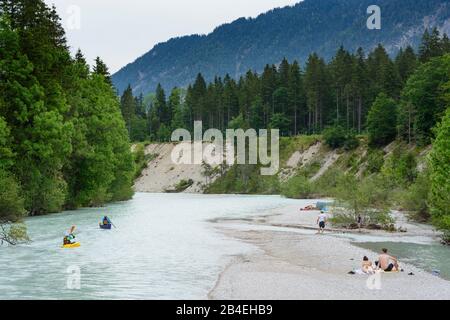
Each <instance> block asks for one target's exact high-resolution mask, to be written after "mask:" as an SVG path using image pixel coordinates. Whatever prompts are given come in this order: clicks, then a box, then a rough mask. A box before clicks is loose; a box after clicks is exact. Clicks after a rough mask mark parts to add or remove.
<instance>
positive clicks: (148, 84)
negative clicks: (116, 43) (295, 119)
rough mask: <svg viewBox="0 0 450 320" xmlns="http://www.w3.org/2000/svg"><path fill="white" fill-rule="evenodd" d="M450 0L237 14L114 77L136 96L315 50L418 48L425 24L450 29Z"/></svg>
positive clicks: (364, 1)
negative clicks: (372, 26) (375, 15)
mask: <svg viewBox="0 0 450 320" xmlns="http://www.w3.org/2000/svg"><path fill="white" fill-rule="evenodd" d="M374 4H376V5H378V6H380V8H381V18H382V28H381V30H368V29H367V26H366V21H367V18H368V14H367V12H366V11H367V8H368V6H370V5H374ZM449 17H450V3H449V2H448V1H446V0H429V1H421V0H375V1H374V0H305V1H303V2H300V3H298V4H297V5H295V6H293V7H285V8H279V9H274V10H272V11H269V12H267V13H265V14H262V15H260V16H258V17H257V18H252V19H244V18H241V19H238V20H236V21H234V22H233V23H231V24H225V25H222V26H219V27H218V28H216V29H215V30H214V31H213V32H212V33H210V34H209V35H191V36H185V37H180V38H174V39H170V40H169V41H167V42H165V43H161V44H158V45H156V46H155V47H154V48H153V49H152V50H151V51H149V52H148V53H146V54H145V55H143V56H142V57H140V58H138V59H137V60H136V61H134V62H133V63H130V64H129V65H127V66H126V67H124V68H123V69H121V70H120V71H119V72H117V73H116V74H115V75H114V76H113V82H114V85H115V86H116V87H117V89H118V90H119V92H120V93H121V92H122V91H123V90H124V89H125V88H126V87H127V86H128V84H131V87H132V88H133V89H134V91H135V92H136V93H144V94H145V93H148V92H153V91H154V90H155V88H156V86H157V84H158V83H161V84H162V86H163V87H164V88H165V89H171V88H172V87H174V86H182V87H183V86H186V85H187V84H188V83H190V82H192V81H193V80H194V79H195V76H196V75H197V74H198V73H199V72H201V73H202V74H203V75H204V76H205V78H206V80H207V81H208V80H212V79H213V77H214V76H216V75H222V76H223V75H225V74H227V73H228V74H230V76H231V77H233V78H237V77H239V76H240V75H242V74H244V73H245V72H247V70H249V69H252V70H255V71H258V72H259V71H262V69H263V68H264V65H265V64H267V63H269V64H271V63H275V64H277V63H279V62H280V61H281V60H282V58H283V57H286V58H287V59H288V60H291V61H292V60H294V59H297V60H299V61H300V63H301V64H302V65H303V64H304V62H305V60H306V58H307V57H308V55H309V54H310V53H311V52H317V53H318V55H319V56H321V57H324V58H325V59H330V58H331V57H332V56H333V55H334V54H335V53H336V49H337V48H339V46H340V45H343V46H344V47H345V48H347V49H348V50H349V51H356V49H357V48H358V47H362V48H364V49H365V50H366V51H370V50H372V49H373V48H374V47H375V46H376V45H377V44H378V43H382V44H383V45H384V46H385V47H386V49H387V51H388V53H390V54H395V53H396V52H397V51H398V49H399V48H400V47H406V46H407V45H411V46H413V47H415V48H417V46H418V44H419V42H420V38H421V36H422V34H423V32H424V30H425V29H426V28H428V29H431V28H433V27H437V28H438V29H440V31H441V33H444V32H446V33H449V31H450V19H449Z"/></svg>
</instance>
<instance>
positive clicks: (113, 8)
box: [45, 0, 300, 72]
mask: <svg viewBox="0 0 450 320" xmlns="http://www.w3.org/2000/svg"><path fill="white" fill-rule="evenodd" d="M45 2H46V3H48V4H55V5H56V8H57V10H58V13H59V15H60V16H61V18H62V22H63V26H64V28H65V29H66V32H67V38H68V41H69V45H70V46H71V48H72V51H75V50H76V49H77V48H81V49H82V51H83V53H84V54H85V56H86V58H87V59H88V60H89V62H90V63H92V61H93V59H94V58H95V57H96V56H100V57H102V59H103V60H104V61H105V62H106V63H107V64H108V66H109V68H110V70H111V72H115V71H117V70H118V69H120V68H121V67H123V66H125V65H126V64H127V63H129V62H132V61H134V60H135V59H136V58H137V57H139V56H141V55H142V54H144V53H145V52H147V51H148V50H150V49H151V48H152V47H153V46H154V45H155V44H157V43H159V42H162V41H166V40H168V39H170V38H172V37H176V36H182V35H188V34H194V33H199V34H205V33H209V32H211V31H212V30H213V29H214V28H215V27H216V26H218V25H221V24H223V23H227V22H231V21H233V20H235V19H237V18H239V17H255V16H257V15H258V14H260V13H263V12H265V11H268V10H270V9H272V8H276V7H282V6H286V5H293V4H295V3H297V2H300V0H152V1H145V0H45ZM78 12H79V13H80V14H79V18H78V15H77V13H78ZM78 22H79V24H78ZM78 27H79V28H78Z"/></svg>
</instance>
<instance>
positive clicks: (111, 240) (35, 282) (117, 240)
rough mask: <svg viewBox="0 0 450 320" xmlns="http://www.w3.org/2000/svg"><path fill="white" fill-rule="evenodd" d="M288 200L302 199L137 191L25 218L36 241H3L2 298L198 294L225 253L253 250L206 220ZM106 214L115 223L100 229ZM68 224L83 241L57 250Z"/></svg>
mask: <svg viewBox="0 0 450 320" xmlns="http://www.w3.org/2000/svg"><path fill="white" fill-rule="evenodd" d="M290 203H298V204H299V205H301V202H298V201H294V200H288V199H284V198H281V197H277V196H206V195H185V194H137V195H136V196H135V197H134V199H133V200H131V201H128V202H123V203H118V204H112V205H109V206H107V207H105V208H98V209H82V210H77V211H70V212H64V213H60V214H55V215H49V216H43V217H33V218H28V219H27V220H26V224H27V226H28V231H29V235H30V237H31V238H32V240H33V242H32V243H31V244H29V245H20V246H16V247H11V246H2V247H0V265H1V273H0V299H203V298H206V297H207V294H208V292H209V291H210V290H211V289H212V287H213V286H214V284H215V282H216V280H217V277H218V275H219V273H220V272H221V271H222V270H223V268H224V266H225V265H226V263H228V261H229V260H230V258H231V257H232V256H235V255H239V254H243V253H245V252H247V251H248V250H251V249H252V247H250V246H249V245H246V244H244V243H241V242H238V241H235V240H232V239H229V238H226V237H225V236H223V235H222V234H221V233H220V232H217V231H216V230H215V229H214V225H213V224H212V223H211V222H209V221H210V220H212V219H217V218H242V217H247V216H255V215H260V214H261V212H262V211H264V210H267V209H271V208H277V207H280V206H283V205H286V204H290ZM106 214H107V215H108V216H110V217H111V219H112V221H113V222H114V224H115V225H116V226H117V228H116V229H113V230H111V231H108V230H100V229H99V227H98V222H99V221H100V219H101V218H102V216H103V215H106ZM71 225H76V226H77V232H76V234H77V239H76V240H77V241H79V242H80V243H81V247H80V248H76V249H62V248H61V242H62V237H63V235H64V232H65V231H66V230H67V229H68V228H69V227H70V226H71ZM68 268H69V269H68ZM70 268H75V270H76V269H77V268H79V270H80V272H81V282H80V284H81V287H80V289H79V290H71V289H68V286H67V281H68V279H69V278H68V277H69V275H70V274H69V273H68V272H69V271H70Z"/></svg>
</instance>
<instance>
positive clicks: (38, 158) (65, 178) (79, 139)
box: [0, 0, 134, 226]
mask: <svg viewBox="0 0 450 320" xmlns="http://www.w3.org/2000/svg"><path fill="white" fill-rule="evenodd" d="M133 174H134V161H133V156H132V153H131V151H130V146H129V138H128V135H127V131H126V128H125V123H124V121H123V118H122V115H121V112H120V102H119V100H118V98H117V94H116V91H115V89H114V87H113V86H112V83H111V79H110V76H109V73H108V69H107V67H106V65H105V64H104V63H103V62H102V60H101V59H100V58H97V60H96V63H95V65H94V66H93V68H92V70H91V69H90V66H89V65H88V64H87V63H86V60H85V58H84V57H83V55H82V53H81V51H78V53H77V54H76V55H75V57H72V56H71V55H70V53H69V49H68V46H67V43H66V39H65V33H64V29H63V28H62V26H61V24H60V18H59V17H58V15H57V13H56V10H55V8H54V7H52V8H49V7H48V6H46V5H45V3H44V2H43V1H41V0H36V1H26V0H0V186H1V189H0V224H2V226H4V223H9V222H14V221H15V220H17V219H20V217H21V216H22V215H23V214H30V215H40V214H45V213H49V212H58V211H60V210H62V209H74V208H78V207H80V206H94V205H101V204H103V203H105V202H107V201H111V200H122V199H128V198H130V197H131V195H132V193H133V192H132V188H131V186H132V177H133Z"/></svg>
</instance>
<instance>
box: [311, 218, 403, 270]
mask: <svg viewBox="0 0 450 320" xmlns="http://www.w3.org/2000/svg"><path fill="white" fill-rule="evenodd" d="M327 222H328V216H327V214H326V213H325V211H323V210H321V211H320V214H319V215H318V216H317V221H316V223H317V225H318V226H319V230H318V232H317V233H318V234H323V233H324V232H325V228H326V224H327ZM357 223H358V227H359V228H361V224H362V219H361V216H358V218H357ZM381 251H382V252H381V254H380V255H379V257H378V260H377V261H375V263H373V262H372V261H370V259H369V258H368V257H367V256H364V257H363V261H362V267H361V270H362V272H364V273H366V274H374V273H375V272H376V271H379V270H382V271H384V272H397V271H401V270H400V268H399V265H398V260H397V258H395V257H393V256H391V255H390V254H388V249H386V248H383V249H382V250H381Z"/></svg>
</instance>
